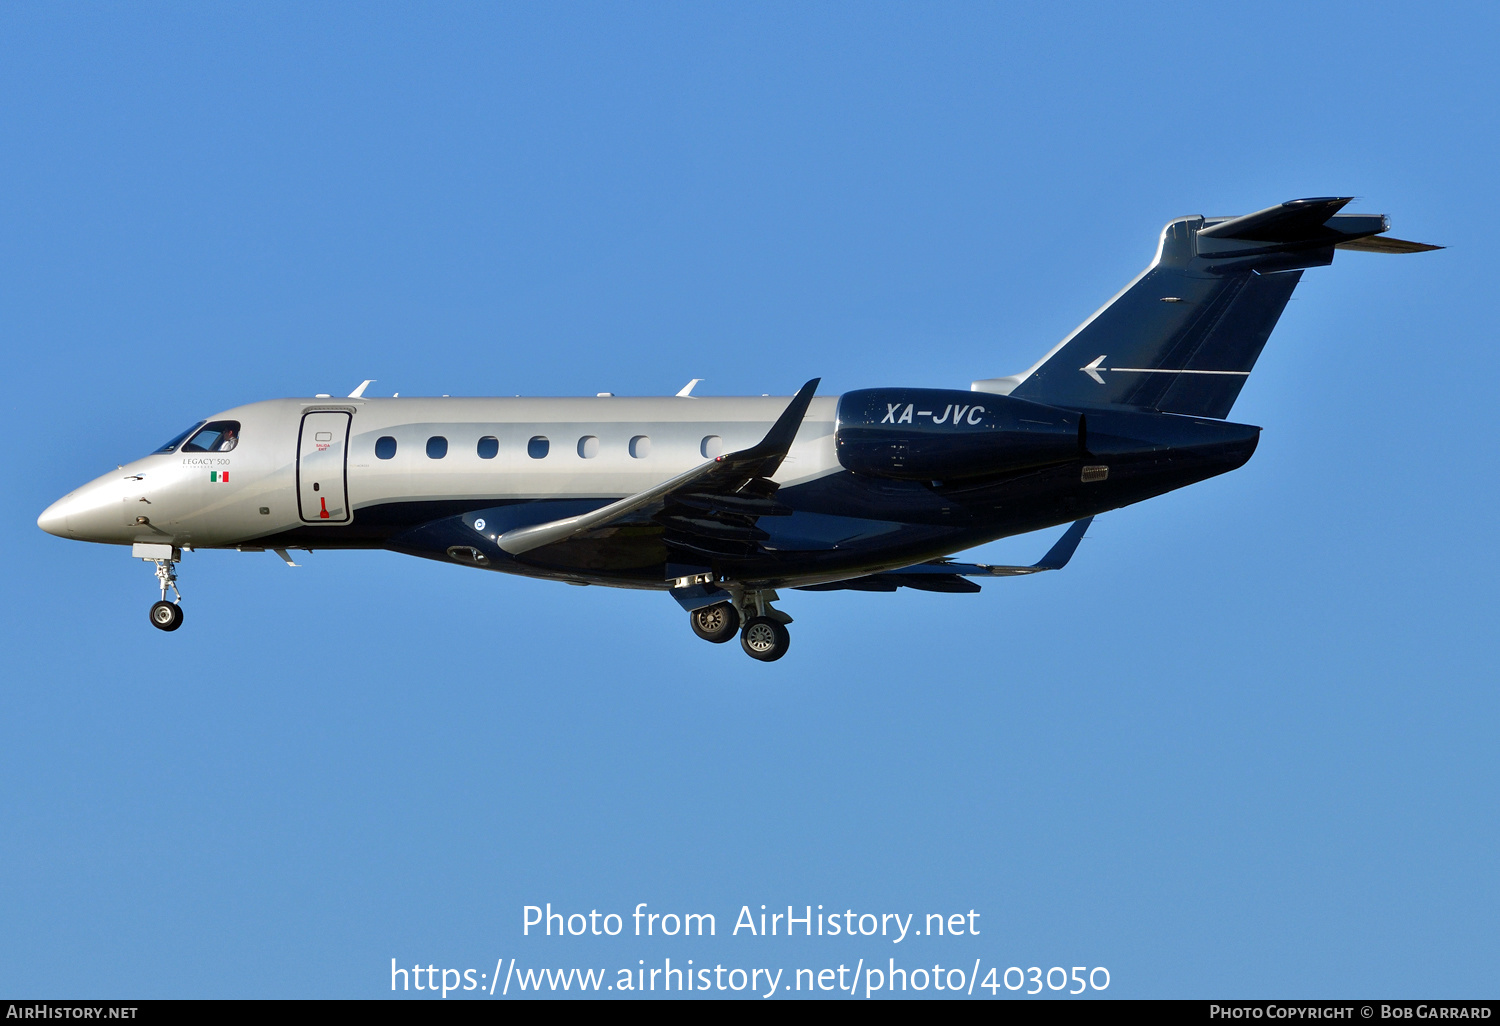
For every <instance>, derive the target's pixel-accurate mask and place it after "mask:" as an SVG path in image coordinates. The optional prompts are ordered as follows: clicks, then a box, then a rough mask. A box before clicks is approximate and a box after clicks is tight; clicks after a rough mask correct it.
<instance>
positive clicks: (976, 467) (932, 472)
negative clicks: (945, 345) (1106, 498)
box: [834, 388, 1083, 481]
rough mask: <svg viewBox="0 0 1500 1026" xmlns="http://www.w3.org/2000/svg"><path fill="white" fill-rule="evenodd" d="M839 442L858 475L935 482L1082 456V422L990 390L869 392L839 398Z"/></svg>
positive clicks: (1067, 413)
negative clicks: (988, 391)
mask: <svg viewBox="0 0 1500 1026" xmlns="http://www.w3.org/2000/svg"><path fill="white" fill-rule="evenodd" d="M834 444H835V447H836V449H837V452H838V457H839V462H840V463H841V464H843V466H844V468H845V469H847V470H851V471H853V472H854V473H856V474H868V475H871V476H872V477H889V478H896V479H900V480H912V481H931V480H953V479H959V478H971V477H987V476H991V475H994V474H1003V473H1006V472H1008V471H1014V470H1027V469H1030V468H1033V467H1044V466H1048V465H1050V464H1057V463H1066V462H1068V461H1069V460H1075V459H1077V458H1078V457H1079V456H1081V455H1082V454H1083V417H1082V416H1081V415H1080V414H1077V413H1074V412H1071V411H1069V410H1060V409H1057V408H1056V407H1052V406H1044V405H1042V404H1041V403H1033V402H1027V401H1026V400H1025V399H1013V398H1011V397H1010V396H1005V395H995V394H993V393H987V392H960V391H957V390H952V391H950V390H948V389H938V388H864V389H859V390H858V391H854V392H845V393H844V394H843V395H842V396H840V397H839V406H838V426H837V428H836V429H835V431H834Z"/></svg>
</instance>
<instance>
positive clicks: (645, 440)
mask: <svg viewBox="0 0 1500 1026" xmlns="http://www.w3.org/2000/svg"><path fill="white" fill-rule="evenodd" d="M630 455H632V456H634V457H635V458H636V459H638V460H643V459H645V458H646V457H647V456H650V455H651V437H650V436H649V435H636V436H635V437H634V438H632V439H631V440H630Z"/></svg>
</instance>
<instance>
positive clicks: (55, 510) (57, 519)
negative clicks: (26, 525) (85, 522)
mask: <svg viewBox="0 0 1500 1026" xmlns="http://www.w3.org/2000/svg"><path fill="white" fill-rule="evenodd" d="M72 499H73V496H72V495H64V496H63V497H62V498H61V499H58V500H57V501H56V502H54V503H53V504H52V505H50V506H48V507H47V508H46V509H44V510H42V515H41V516H39V517H37V518H36V526H38V527H40V528H41V529H42V530H43V531H46V532H47V533H48V534H55V535H57V536H58V537H59V538H71V537H72V535H70V534H69V533H68V507H69V506H70V505H72Z"/></svg>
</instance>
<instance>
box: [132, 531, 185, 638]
mask: <svg viewBox="0 0 1500 1026" xmlns="http://www.w3.org/2000/svg"><path fill="white" fill-rule="evenodd" d="M131 555H133V556H136V557H137V558H139V559H144V560H145V561H146V562H148V563H155V564H156V579H157V580H158V581H159V582H161V601H159V602H154V603H152V605H151V614H150V616H151V626H153V627H155V628H156V629H157V630H159V631H175V630H176V629H177V628H179V627H181V626H182V592H180V591H178V590H177V562H178V560H180V559H182V550H181V549H178V548H174V547H173V546H171V545H156V544H143V543H140V542H137V543H136V544H135V545H134V546H132V547H131ZM168 588H171V589H172V594H173V595H176V596H177V599H176V601H175V602H168V601H167V589H168Z"/></svg>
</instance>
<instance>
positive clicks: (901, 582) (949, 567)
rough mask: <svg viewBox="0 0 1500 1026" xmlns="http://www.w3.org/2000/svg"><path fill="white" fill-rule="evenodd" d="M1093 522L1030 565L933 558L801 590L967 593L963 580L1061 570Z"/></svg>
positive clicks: (970, 586) (1081, 524) (1076, 527)
mask: <svg viewBox="0 0 1500 1026" xmlns="http://www.w3.org/2000/svg"><path fill="white" fill-rule="evenodd" d="M1093 522H1094V518H1093V517H1084V518H1083V519H1082V520H1078V521H1075V522H1074V523H1073V525H1072V526H1071V527H1069V528H1068V529H1067V531H1065V532H1063V536H1062V537H1061V538H1059V539H1058V540H1057V542H1056V544H1054V545H1053V546H1052V548H1050V549H1048V550H1047V554H1046V555H1045V556H1043V557H1042V558H1041V559H1039V560H1038V561H1037V562H1035V563H1033V564H1031V565H1030V566H991V565H989V564H988V563H954V562H952V561H950V560H946V559H935V560H932V561H931V562H927V563H917V564H915V565H913V566H906V567H902V568H901V569H900V570H887V571H885V572H884V573H879V574H870V575H868V576H866V577H855V578H851V579H850V580H847V581H834V582H833V583H832V584H813V585H808V586H806V587H803V588H801V589H799V590H801V591H895V590H896V589H897V588H914V589H916V590H917V591H941V592H949V593H971V592H976V591H978V590H979V585H977V584H975V583H974V582H973V581H970V580H966V578H969V577H1023V576H1025V575H1026V574H1038V573H1042V572H1043V571H1045V570H1061V569H1062V568H1063V567H1065V566H1067V565H1068V560H1070V559H1072V558H1073V553H1074V552H1076V551H1078V543H1079V542H1081V541H1083V533H1084V532H1085V531H1087V530H1088V529H1089V524H1091V523H1093Z"/></svg>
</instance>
